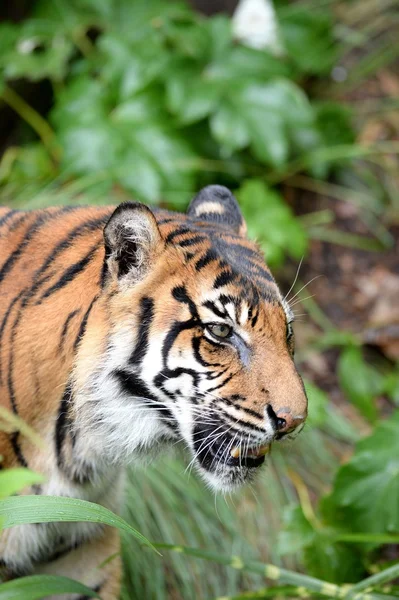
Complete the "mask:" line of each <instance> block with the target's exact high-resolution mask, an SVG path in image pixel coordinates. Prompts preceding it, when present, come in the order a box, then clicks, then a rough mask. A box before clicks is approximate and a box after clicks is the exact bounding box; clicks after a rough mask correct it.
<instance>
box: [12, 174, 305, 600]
mask: <svg viewBox="0 0 399 600" xmlns="http://www.w3.org/2000/svg"><path fill="white" fill-rule="evenodd" d="M265 227H267V223H265ZM0 256H1V266H0V307H1V310H0V403H1V405H3V406H4V407H6V408H7V409H8V410H10V411H12V412H13V413H14V414H15V415H18V416H19V417H21V418H22V419H23V420H25V421H26V422H27V423H28V424H30V425H31V426H32V427H33V428H35V429H36V430H37V431H38V432H39V433H40V435H41V437H42V438H43V439H44V440H45V443H46V449H45V450H41V449H40V448H38V447H36V446H35V445H34V444H32V443H31V442H30V441H29V440H28V439H26V438H24V437H23V436H22V435H21V434H20V433H18V432H14V433H12V434H6V433H4V432H3V433H0V454H1V455H2V463H1V465H2V466H3V467H9V466H18V465H19V466H24V467H29V468H30V469H33V470H34V471H38V472H40V473H43V474H44V475H45V483H43V484H42V485H40V486H38V485H36V486H34V487H33V488H31V489H30V490H28V492H27V493H30V494H32V493H33V494H43V495H59V496H68V497H74V498H82V499H85V500H89V501H93V502H97V503H100V504H102V505H103V506H105V507H107V508H109V509H111V510H113V511H118V509H119V507H120V504H121V499H122V494H123V480H124V468H125V465H126V464H129V463H134V462H137V461H139V460H141V459H143V458H146V457H148V456H151V455H153V454H155V453H156V451H159V450H161V449H163V448H165V446H167V445H168V444H175V443H176V441H177V440H180V442H181V443H182V444H183V445H184V446H185V447H186V449H187V453H188V455H189V460H191V461H193V463H194V464H195V465H196V468H197V470H198V472H199V473H200V474H201V475H202V477H203V478H204V480H205V481H206V482H207V484H209V485H210V486H212V487H213V488H214V489H216V490H222V491H226V490H233V489H235V488H237V487H238V486H239V485H241V484H242V483H244V482H245V481H248V480H250V479H251V478H252V477H253V475H254V473H255V472H256V471H257V470H258V468H259V466H260V465H261V464H262V463H263V462H264V460H265V455H266V454H267V453H268V451H269V449H270V445H271V443H272V442H273V441H275V440H282V439H287V438H292V437H294V436H296V434H297V433H298V432H299V431H300V430H301V429H302V428H303V426H304V422H305V419H306V415H307V399H306V394H305V391H304V387H303V384H302V380H301V378H300V376H299V374H298V373H297V370H296V368H295V365H294V361H293V354H294V339H293V331H292V320H293V314H292V312H291V310H290V308H289V306H288V304H287V302H286V301H285V300H284V299H283V297H282V295H281V293H280V291H279V289H278V287H277V285H276V282H275V281H274V279H273V277H272V275H271V273H270V271H269V269H268V268H267V266H266V265H265V263H264V259H263V256H262V253H261V251H260V249H259V248H258V246H257V245H256V244H255V243H253V242H251V241H249V240H248V239H247V238H246V225H245V223H244V220H243V217H242V215H241V212H240V209H239V206H238V203H237V201H236V199H235V198H234V196H233V195H232V194H231V192H230V191H229V190H228V189H226V188H224V187H222V186H217V185H212V186H208V187H206V188H204V189H203V190H201V191H200V192H199V194H198V195H197V196H196V197H195V198H194V199H193V200H192V202H191V204H190V206H189V208H188V211H187V214H180V213H173V212H169V211H166V210H155V211H154V212H153V211H151V210H150V209H149V208H147V207H146V206H144V205H142V204H139V203H133V202H125V203H123V204H120V205H119V206H118V207H116V208H115V207H78V206H69V207H61V208H60V207H55V208H48V209H45V210H37V211H31V212H30V211H26V212H25V211H18V210H10V209H7V208H1V209H0ZM118 552H119V537H118V534H117V533H116V530H114V529H111V528H108V527H104V526H101V525H99V524H93V523H84V524H83V523H57V524H56V523H51V524H33V525H21V526H18V527H14V528H11V529H6V530H5V531H4V532H3V534H2V537H1V538H0V564H1V569H2V573H3V577H5V578H6V579H13V578H15V577H18V576H21V575H24V574H43V573H46V574H58V575H64V576H68V577H71V578H73V579H76V580H79V581H81V582H82V583H84V584H86V585H87V586H89V587H92V588H93V589H94V590H96V591H98V592H99V593H100V595H101V597H102V598H103V600H115V599H116V598H118V594H119V585H120V575H121V565H120V558H119V557H118V556H117V558H114V560H111V561H108V563H106V565H105V566H103V568H100V569H99V568H97V567H99V565H101V564H102V563H103V562H104V561H106V559H107V558H108V557H110V556H111V555H115V554H117V555H118ZM63 597H68V598H77V596H76V595H73V596H63ZM81 598H82V597H81Z"/></svg>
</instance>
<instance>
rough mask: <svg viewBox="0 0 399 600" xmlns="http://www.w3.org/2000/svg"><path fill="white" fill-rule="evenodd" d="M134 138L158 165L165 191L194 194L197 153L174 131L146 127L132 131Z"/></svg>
mask: <svg viewBox="0 0 399 600" xmlns="http://www.w3.org/2000/svg"><path fill="white" fill-rule="evenodd" d="M131 136H132V140H134V143H135V144H136V145H137V147H140V148H142V149H143V150H144V151H145V155H146V156H148V157H149V158H150V159H151V160H152V161H153V162H154V163H155V164H156V165H157V167H158V170H159V172H160V173H161V175H162V179H163V182H164V189H166V188H168V189H172V190H175V191H177V190H185V191H186V192H188V193H191V191H192V189H193V172H194V168H195V166H194V165H193V161H194V159H195V154H194V153H193V150H192V148H191V147H190V145H189V142H188V141H187V140H185V139H184V137H183V136H182V135H179V134H178V133H177V132H175V131H173V130H172V129H166V128H165V127H160V126H155V125H154V124H148V125H147V124H145V125H143V126H142V127H139V128H138V129H136V130H134V131H132V132H131Z"/></svg>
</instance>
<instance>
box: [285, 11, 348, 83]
mask: <svg viewBox="0 0 399 600" xmlns="http://www.w3.org/2000/svg"><path fill="white" fill-rule="evenodd" d="M279 25H280V31H281V33H282V38H283V44H284V46H285V48H286V49H287V51H288V53H289V55H290V58H291V60H292V62H293V63H294V64H295V66H296V67H297V68H298V69H299V70H300V71H303V72H304V73H317V74H319V73H327V72H328V71H329V70H330V69H331V67H332V66H333V64H334V61H335V59H336V45H335V44H334V40H333V36H332V22H331V17H330V15H329V13H328V12H326V11H325V10H317V9H316V10H309V8H308V7H307V6H306V5H304V6H300V5H296V6H295V5H290V6H289V9H287V10H285V11H284V9H282V10H281V11H280V12H279Z"/></svg>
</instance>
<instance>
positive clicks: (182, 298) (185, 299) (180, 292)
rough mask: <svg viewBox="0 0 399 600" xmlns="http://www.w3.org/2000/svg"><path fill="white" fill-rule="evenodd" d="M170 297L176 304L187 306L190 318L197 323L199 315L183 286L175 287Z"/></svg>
mask: <svg viewBox="0 0 399 600" xmlns="http://www.w3.org/2000/svg"><path fill="white" fill-rule="evenodd" d="M172 296H173V298H174V299H175V300H177V301H178V302H181V303H182V304H187V305H188V307H189V310H190V314H191V317H192V318H193V319H195V320H198V321H199V315H198V311H197V307H196V305H195V303H194V301H193V300H191V298H190V296H189V295H188V293H187V290H186V288H185V286H184V285H177V286H175V287H174V288H173V289H172Z"/></svg>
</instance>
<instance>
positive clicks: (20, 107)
mask: <svg viewBox="0 0 399 600" xmlns="http://www.w3.org/2000/svg"><path fill="white" fill-rule="evenodd" d="M1 97H2V98H3V100H4V102H6V104H8V105H9V106H10V107H11V108H12V109H13V110H14V111H15V112H16V113H17V114H18V115H19V116H20V117H21V119H23V120H24V121H25V122H26V123H28V125H30V126H31V127H32V129H33V130H34V131H35V132H36V133H37V135H38V136H39V137H40V139H41V140H42V142H43V144H44V146H45V148H46V149H47V151H48V153H49V154H50V156H51V157H52V158H53V160H54V161H55V162H58V161H59V159H60V152H59V148H57V146H56V144H55V134H54V131H53V130H52V129H51V127H50V125H49V124H48V123H47V121H46V120H45V119H43V117H42V116H41V115H40V114H39V113H38V112H37V111H36V110H35V109H34V108H32V106H30V105H29V104H28V103H27V102H25V100H24V99H23V98H22V97H21V96H20V95H19V94H18V93H17V92H16V91H15V90H13V89H11V88H10V87H8V86H5V87H4V88H3V90H2V92H1Z"/></svg>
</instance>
